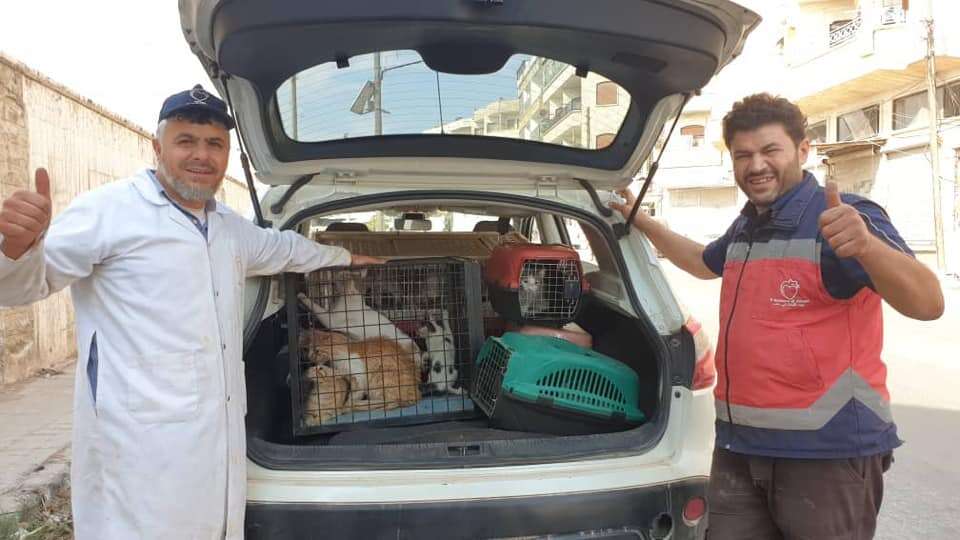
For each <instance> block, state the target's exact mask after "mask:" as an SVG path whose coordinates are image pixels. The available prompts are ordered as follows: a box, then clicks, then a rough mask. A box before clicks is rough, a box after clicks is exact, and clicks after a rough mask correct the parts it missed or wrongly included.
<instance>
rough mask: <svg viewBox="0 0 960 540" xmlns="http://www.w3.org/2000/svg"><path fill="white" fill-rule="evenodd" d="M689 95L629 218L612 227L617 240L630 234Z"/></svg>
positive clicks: (645, 180) (674, 120)
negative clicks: (632, 224)
mask: <svg viewBox="0 0 960 540" xmlns="http://www.w3.org/2000/svg"><path fill="white" fill-rule="evenodd" d="M690 96H691V94H689V93H687V94H684V95H683V101H682V102H680V108H679V109H677V116H676V117H674V119H673V124H671V125H670V131H668V132H667V138H666V139H664V141H663V146H661V147H660V153H659V154H657V160H656V161H654V162H653V164H651V165H650V170H649V171H648V172H647V177H646V178H645V179H644V181H643V186H642V187H641V188H640V193H639V194H638V195H637V202H636V203H634V205H633V208H631V209H630V217H628V218H627V221H626V222H625V223H615V224H614V225H613V232H614V234H616V236H617V238H623V237H624V236H627V235H629V234H630V229H632V228H633V227H632V226H631V225H630V224H631V223H633V219H634V218H635V217H637V212H638V211H640V204H641V203H642V202H643V198H644V197H645V196H646V194H647V189H649V188H650V184H651V183H652V182H653V177H654V176H656V174H657V169H659V168H660V160H661V159H663V152H664V151H665V150H666V149H667V143H668V142H670V136H671V135H673V130H674V129H675V128H676V127H677V123H678V122H679V121H680V115H681V114H683V107H684V106H686V104H687V102H688V101H690Z"/></svg>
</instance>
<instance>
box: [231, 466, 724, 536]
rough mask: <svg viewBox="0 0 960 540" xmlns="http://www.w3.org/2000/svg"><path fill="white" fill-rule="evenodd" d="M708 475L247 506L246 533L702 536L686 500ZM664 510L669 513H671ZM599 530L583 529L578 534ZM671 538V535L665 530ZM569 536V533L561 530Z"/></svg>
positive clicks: (702, 491) (701, 489)
mask: <svg viewBox="0 0 960 540" xmlns="http://www.w3.org/2000/svg"><path fill="white" fill-rule="evenodd" d="M706 489H707V478H705V477H698V478H692V479H686V480H682V481H677V482H671V483H668V484H659V485H654V486H645V487H642V488H633V489H628V490H621V491H610V492H592V493H580V494H573V495H555V496H537V497H516V498H507V499H483V500H464V501H448V502H442V503H422V504H417V503H403V504H382V505H377V504H355V505H354V504H344V505H336V504H281V503H250V504H248V505H247V518H246V527H245V528H246V538H247V539H248V540H258V539H266V538H272V539H286V538H337V539H347V538H363V539H371V540H373V539H380V538H383V539H387V538H389V539H391V540H395V539H398V538H403V539H407V538H410V539H413V538H426V539H435V538H443V539H458V538H463V539H483V538H510V537H518V536H521V537H537V536H541V535H547V534H553V535H565V534H570V535H571V537H577V538H606V539H613V538H617V539H628V538H629V539H643V540H647V539H648V538H650V534H651V532H652V530H653V529H654V528H655V527H660V528H661V529H660V531H659V532H660V533H661V534H662V533H664V532H666V531H665V530H664V529H663V527H665V526H671V527H672V536H670V538H673V539H675V540H679V539H686V538H703V535H704V532H705V530H706V520H705V519H704V520H701V521H700V523H699V524H697V525H696V526H694V527H690V526H688V525H687V524H686V523H684V520H683V517H682V511H683V506H684V504H685V503H686V501H687V500H689V499H690V498H692V497H696V496H700V497H705V496H706ZM664 515H666V516H669V517H664ZM588 532H589V533H593V534H580V535H578V533H588ZM659 537H661V538H662V537H664V536H659ZM561 538H563V536H561Z"/></svg>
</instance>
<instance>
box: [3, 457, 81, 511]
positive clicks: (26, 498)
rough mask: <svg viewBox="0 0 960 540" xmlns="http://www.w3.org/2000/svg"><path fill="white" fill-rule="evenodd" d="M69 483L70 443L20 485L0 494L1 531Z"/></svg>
mask: <svg viewBox="0 0 960 540" xmlns="http://www.w3.org/2000/svg"><path fill="white" fill-rule="evenodd" d="M69 482H70V446H69V445H67V446H66V447H65V448H63V449H62V450H60V451H59V452H57V453H55V454H53V455H52V456H50V457H49V458H48V459H47V460H46V461H45V462H43V464H42V465H40V466H39V467H37V468H36V469H34V470H33V471H32V472H31V473H30V474H28V475H27V476H26V477H25V478H24V479H23V481H22V482H21V483H20V485H19V486H17V487H16V488H14V489H13V490H11V491H8V492H6V493H3V494H0V530H2V529H4V528H9V527H15V526H16V524H17V523H18V522H19V521H20V519H21V516H23V515H26V514H29V513H31V512H33V511H34V510H36V509H38V508H39V507H40V506H41V505H43V504H44V503H45V502H46V501H49V500H50V499H52V498H53V496H54V495H56V493H57V492H58V491H59V490H60V489H61V488H62V487H64V486H65V485H67V484H68V483H69Z"/></svg>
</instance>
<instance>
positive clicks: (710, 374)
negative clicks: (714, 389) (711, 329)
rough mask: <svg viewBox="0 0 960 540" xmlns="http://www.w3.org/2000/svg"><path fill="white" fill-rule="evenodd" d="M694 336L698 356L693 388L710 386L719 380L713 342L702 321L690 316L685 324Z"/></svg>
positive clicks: (695, 353)
mask: <svg viewBox="0 0 960 540" xmlns="http://www.w3.org/2000/svg"><path fill="white" fill-rule="evenodd" d="M684 327H685V328H686V329H687V331H688V332H690V335H691V336H693V351H694V355H695V356H696V357H697V361H696V364H695V365H694V368H693V390H702V389H704V388H710V387H711V386H713V383H714V382H715V381H716V380H717V366H716V365H715V364H714V359H713V343H711V342H710V336H709V335H707V332H706V330H704V329H703V325H702V324H700V321H698V320H696V319H694V318H693V317H690V318H688V319H687V323H686V324H685V325H684Z"/></svg>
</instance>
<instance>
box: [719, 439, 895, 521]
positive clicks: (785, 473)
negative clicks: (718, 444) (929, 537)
mask: <svg viewBox="0 0 960 540" xmlns="http://www.w3.org/2000/svg"><path fill="white" fill-rule="evenodd" d="M892 461H893V455H892V453H886V454H880V455H876V456H868V457H859V458H850V459H787V458H769V457H759V456H747V455H744V454H735V453H733V452H729V451H727V450H723V449H719V448H718V449H715V450H714V451H713V466H712V468H711V471H710V489H709V492H708V496H707V499H708V508H709V517H708V519H709V528H708V530H707V538H708V539H709V540H752V539H756V540H768V539H769V540H781V539H782V540H801V539H804V540H806V539H810V540H840V539H843V540H860V539H870V538H873V533H874V530H875V529H876V526H877V514H878V513H879V512H880V503H881V501H882V500H883V473H884V472H886V471H887V469H889V468H890V464H891V462H892Z"/></svg>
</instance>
